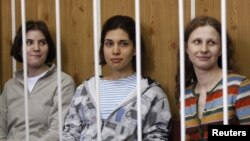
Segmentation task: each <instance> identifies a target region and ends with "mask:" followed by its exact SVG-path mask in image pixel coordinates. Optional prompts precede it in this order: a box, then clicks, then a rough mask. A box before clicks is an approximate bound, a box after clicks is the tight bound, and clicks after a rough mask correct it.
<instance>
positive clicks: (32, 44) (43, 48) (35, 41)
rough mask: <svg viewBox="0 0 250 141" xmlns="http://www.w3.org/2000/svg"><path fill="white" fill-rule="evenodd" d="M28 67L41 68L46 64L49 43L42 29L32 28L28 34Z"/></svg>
mask: <svg viewBox="0 0 250 141" xmlns="http://www.w3.org/2000/svg"><path fill="white" fill-rule="evenodd" d="M26 36H27V37H26V38H27V39H26V46H27V64H28V68H33V69H35V68H40V67H42V66H43V65H44V64H45V61H46V59H47V55H48V50H49V47H48V44H47V41H46V39H45V36H44V34H43V33H42V32H41V31H40V30H30V31H28V32H27V35H26Z"/></svg>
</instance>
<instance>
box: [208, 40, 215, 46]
mask: <svg viewBox="0 0 250 141" xmlns="http://www.w3.org/2000/svg"><path fill="white" fill-rule="evenodd" d="M208 45H209V46H214V45H216V42H215V41H213V40H210V41H208Z"/></svg>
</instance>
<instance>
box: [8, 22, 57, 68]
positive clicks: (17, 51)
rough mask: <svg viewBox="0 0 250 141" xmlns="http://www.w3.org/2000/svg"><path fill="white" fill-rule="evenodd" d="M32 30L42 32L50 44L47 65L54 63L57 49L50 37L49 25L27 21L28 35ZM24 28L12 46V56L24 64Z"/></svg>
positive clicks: (19, 31) (18, 32)
mask: <svg viewBox="0 0 250 141" xmlns="http://www.w3.org/2000/svg"><path fill="white" fill-rule="evenodd" d="M30 30H39V31H41V32H42V33H43V34H44V36H45V39H46V41H47V43H48V48H49V51H48V55H47V58H46V60H45V64H49V63H52V62H53V61H54V59H55V57H56V47H55V43H54V41H53V39H52V37H51V35H50V32H49V30H48V27H47V25H46V24H45V23H44V22H43V21H27V22H26V33H27V32H28V31H30ZM22 36H23V35H22V26H20V28H19V29H18V31H17V33H16V36H15V39H14V42H13V44H12V48H11V52H10V55H11V56H13V57H14V58H15V59H16V61H18V62H20V63H22V62H23V57H22V46H23V41H22V38H23V37H22Z"/></svg>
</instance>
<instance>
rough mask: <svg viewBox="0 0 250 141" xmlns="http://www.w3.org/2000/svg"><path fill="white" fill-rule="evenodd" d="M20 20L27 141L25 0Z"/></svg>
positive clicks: (27, 138)
mask: <svg viewBox="0 0 250 141" xmlns="http://www.w3.org/2000/svg"><path fill="white" fill-rule="evenodd" d="M21 14H22V15H21V16H22V17H21V18H22V19H21V20H22V36H23V39H22V42H23V47H22V51H23V53H22V54H23V77H24V104H25V128H26V129H25V130H26V141H29V111H28V110H29V109H28V83H27V80H28V79H27V78H28V74H27V51H26V50H27V47H26V17H25V0H22V1H21Z"/></svg>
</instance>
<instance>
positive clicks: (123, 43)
mask: <svg viewBox="0 0 250 141" xmlns="http://www.w3.org/2000/svg"><path fill="white" fill-rule="evenodd" d="M119 45H120V46H121V47H126V46H128V45H129V42H128V41H121V42H120V43H119Z"/></svg>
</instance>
